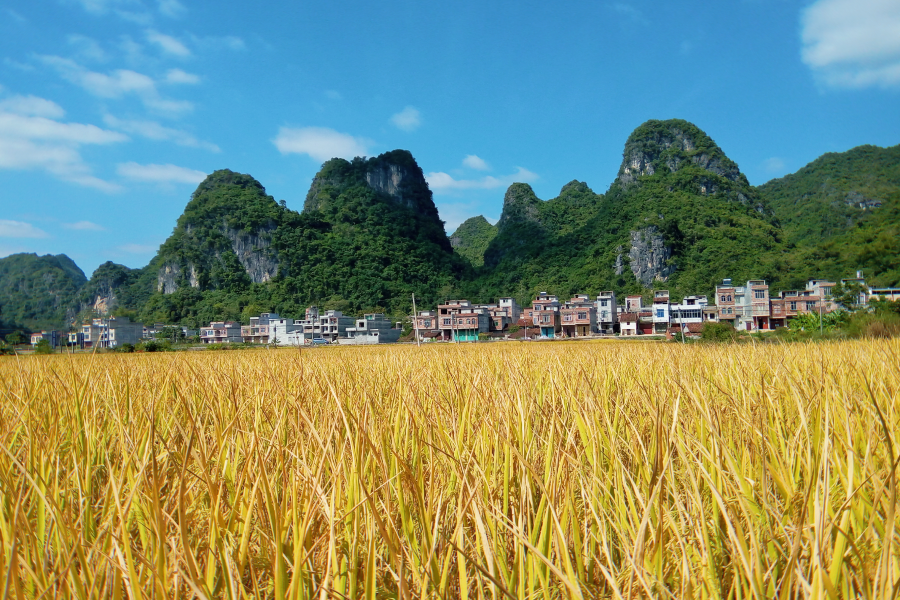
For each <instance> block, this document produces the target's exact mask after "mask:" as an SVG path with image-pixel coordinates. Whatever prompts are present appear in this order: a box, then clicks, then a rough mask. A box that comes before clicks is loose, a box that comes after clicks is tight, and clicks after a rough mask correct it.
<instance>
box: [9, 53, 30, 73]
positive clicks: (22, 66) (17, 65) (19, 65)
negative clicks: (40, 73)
mask: <svg viewBox="0 0 900 600" xmlns="http://www.w3.org/2000/svg"><path fill="white" fill-rule="evenodd" d="M3 64H4V65H6V66H7V67H12V68H13V69H16V70H18V71H25V72H28V71H34V66H33V65H29V64H27V63H23V62H19V61H17V60H13V59H11V58H9V57H8V56H7V57H4V58H3Z"/></svg>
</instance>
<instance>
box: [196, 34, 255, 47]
mask: <svg viewBox="0 0 900 600" xmlns="http://www.w3.org/2000/svg"><path fill="white" fill-rule="evenodd" d="M190 38H191V42H192V43H193V44H194V45H195V46H196V47H198V48H201V49H203V50H213V51H215V50H234V51H238V50H243V49H245V48H246V47H247V44H245V43H244V40H242V39H241V38H239V37H238V36H236V35H218V36H217V35H208V36H203V37H200V36H196V35H191V36H190Z"/></svg>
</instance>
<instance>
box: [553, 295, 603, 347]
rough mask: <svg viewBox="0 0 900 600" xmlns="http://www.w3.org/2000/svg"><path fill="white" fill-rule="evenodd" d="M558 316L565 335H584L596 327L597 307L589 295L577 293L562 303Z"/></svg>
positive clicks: (590, 332)
mask: <svg viewBox="0 0 900 600" xmlns="http://www.w3.org/2000/svg"><path fill="white" fill-rule="evenodd" d="M559 318H560V325H561V327H562V334H563V335H564V336H565V337H585V336H588V335H591V334H592V333H594V330H595V329H596V328H597V307H596V306H595V305H594V303H593V302H591V299H590V297H589V296H586V295H584V294H579V295H577V296H575V297H573V298H572V299H571V300H569V301H568V302H566V303H565V304H563V305H562V307H561V308H560V309H559Z"/></svg>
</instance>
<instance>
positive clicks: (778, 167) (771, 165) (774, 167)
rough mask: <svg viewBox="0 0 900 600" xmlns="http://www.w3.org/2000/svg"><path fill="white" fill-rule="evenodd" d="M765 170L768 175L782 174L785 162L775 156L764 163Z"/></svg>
mask: <svg viewBox="0 0 900 600" xmlns="http://www.w3.org/2000/svg"><path fill="white" fill-rule="evenodd" d="M763 168H764V169H765V170H766V172H767V173H782V172H784V161H783V160H781V159H780V158H778V157H777V156H773V157H772V158H767V159H766V160H764V161H763Z"/></svg>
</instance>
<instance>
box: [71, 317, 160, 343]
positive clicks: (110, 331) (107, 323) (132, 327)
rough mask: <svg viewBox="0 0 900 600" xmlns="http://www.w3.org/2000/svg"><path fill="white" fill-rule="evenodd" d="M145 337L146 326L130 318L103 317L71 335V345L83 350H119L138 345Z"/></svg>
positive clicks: (84, 325) (93, 320) (86, 324)
mask: <svg viewBox="0 0 900 600" xmlns="http://www.w3.org/2000/svg"><path fill="white" fill-rule="evenodd" d="M143 337H144V324H143V323H135V322H133V321H132V320H131V319H129V318H128V317H102V318H99V319H91V322H90V323H84V324H83V325H82V326H81V330H80V331H78V332H74V333H70V334H69V343H72V344H78V345H79V346H82V347H83V348H118V347H120V346H122V345H123V344H137V343H138V342H140V341H141V340H142V339H143Z"/></svg>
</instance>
